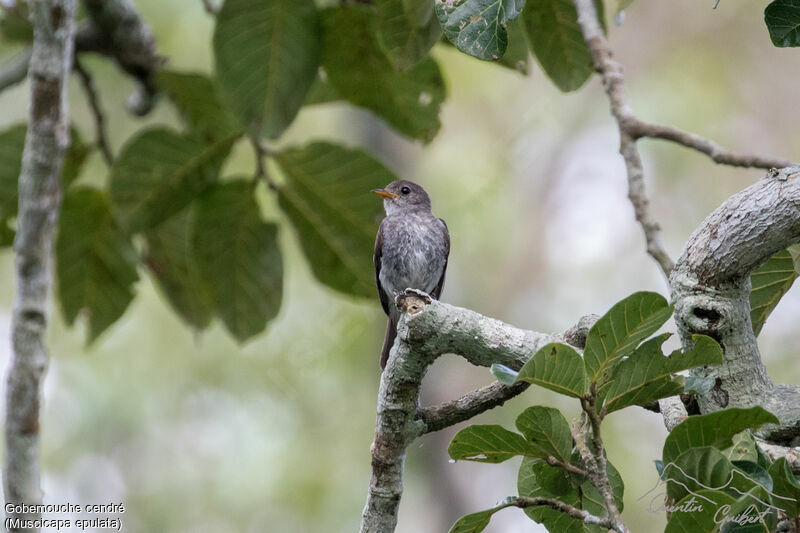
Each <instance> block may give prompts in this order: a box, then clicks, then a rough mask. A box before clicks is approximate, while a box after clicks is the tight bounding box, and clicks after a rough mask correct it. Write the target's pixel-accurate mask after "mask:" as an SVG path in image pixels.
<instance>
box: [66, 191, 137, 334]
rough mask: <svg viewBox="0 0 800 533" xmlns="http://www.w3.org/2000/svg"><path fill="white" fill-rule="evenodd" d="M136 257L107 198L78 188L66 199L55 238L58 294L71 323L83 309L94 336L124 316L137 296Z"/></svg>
mask: <svg viewBox="0 0 800 533" xmlns="http://www.w3.org/2000/svg"><path fill="white" fill-rule="evenodd" d="M136 263H137V257H136V252H135V251H134V249H133V247H132V246H131V243H130V242H129V241H128V238H127V237H126V236H125V235H124V234H123V233H122V232H121V231H120V230H119V228H117V226H116V224H115V222H114V219H113V217H112V216H111V210H110V209H109V205H108V200H107V199H106V197H105V195H104V194H103V193H102V192H100V191H98V190H94V189H88V188H76V189H74V190H72V191H70V192H69V194H67V195H66V198H65V199H64V203H63V205H62V208H61V216H60V219H59V229H58V237H57V239H56V278H57V281H58V283H57V290H58V300H59V302H60V303H61V309H62V311H63V312H64V318H65V320H66V321H67V323H68V324H70V325H72V324H73V323H74V322H75V319H76V318H77V316H78V313H79V312H81V311H83V312H84V313H85V314H86V315H87V317H88V322H89V337H88V341H89V342H92V341H93V340H94V339H96V338H97V336H98V335H100V334H101V333H102V332H103V331H105V330H106V329H107V328H108V327H109V326H110V325H111V324H113V323H114V322H116V320H117V319H118V318H119V317H120V316H122V314H123V313H124V312H125V309H127V307H128V304H130V302H131V300H132V299H133V284H134V283H135V282H136V281H137V280H138V279H139V276H138V274H137V273H136Z"/></svg>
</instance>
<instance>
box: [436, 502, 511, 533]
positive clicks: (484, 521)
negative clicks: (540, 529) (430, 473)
mask: <svg viewBox="0 0 800 533" xmlns="http://www.w3.org/2000/svg"><path fill="white" fill-rule="evenodd" d="M514 500H516V498H514V497H513V496H509V497H508V498H506V499H504V500H503V501H502V502H500V503H498V504H497V505H495V506H494V507H492V508H490V509H486V510H485V511H478V512H477V513H472V514H468V515H466V516H462V517H461V518H459V519H458V520H457V521H456V523H455V524H453V526H452V527H451V528H450V531H449V532H448V533H480V532H481V531H483V530H484V529H486V526H488V525H489V520H491V518H492V515H493V514H495V513H496V512H497V511H500V510H501V509H505V508H506V507H510V506H512V505H514Z"/></svg>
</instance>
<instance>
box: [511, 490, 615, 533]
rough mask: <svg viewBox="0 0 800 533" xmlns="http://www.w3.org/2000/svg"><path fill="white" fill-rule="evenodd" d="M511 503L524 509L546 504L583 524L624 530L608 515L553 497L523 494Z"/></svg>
mask: <svg viewBox="0 0 800 533" xmlns="http://www.w3.org/2000/svg"><path fill="white" fill-rule="evenodd" d="M511 505H513V506H514V507H519V508H520V509H525V508H526V507H542V506H547V507H550V508H552V509H555V510H556V511H561V512H562V513H566V514H568V515H570V516H571V517H573V518H577V519H578V520H581V521H583V522H584V523H585V524H594V525H598V526H601V527H604V528H606V529H610V530H612V531H619V532H620V533H622V532H623V531H624V529H620V527H619V525H618V524H616V523H615V522H614V521H613V520H612V519H611V518H609V517H600V516H595V515H593V514H591V513H590V512H588V511H584V510H583V509H578V508H577V507H573V506H572V505H569V504H566V503H564V502H562V501H560V500H556V499H555V498H542V497H537V498H525V497H523V496H518V497H517V498H515V499H514V500H513V503H511Z"/></svg>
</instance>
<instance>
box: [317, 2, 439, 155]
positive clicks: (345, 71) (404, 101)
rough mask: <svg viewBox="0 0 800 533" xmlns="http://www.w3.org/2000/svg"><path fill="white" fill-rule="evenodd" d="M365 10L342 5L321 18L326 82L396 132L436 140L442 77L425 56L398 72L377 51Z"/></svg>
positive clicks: (360, 7)
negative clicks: (418, 61)
mask: <svg viewBox="0 0 800 533" xmlns="http://www.w3.org/2000/svg"><path fill="white" fill-rule="evenodd" d="M374 18H375V17H374V16H373V14H372V12H371V11H370V10H369V8H368V7H367V6H360V5H344V6H340V7H337V8H332V9H327V10H325V11H324V14H323V26H324V39H323V40H324V47H323V53H322V64H323V66H324V67H325V72H326V73H327V75H328V80H329V81H330V83H331V85H333V86H334V87H335V88H336V89H337V90H338V91H339V93H340V94H341V95H342V97H344V98H345V99H347V100H348V101H349V102H350V103H351V104H354V105H357V106H360V107H364V108H366V109H369V110H370V111H372V112H374V113H375V114H376V115H378V116H379V117H380V118H382V119H383V120H385V121H386V122H387V123H388V124H389V125H390V126H392V128H394V129H395V130H397V131H398V132H400V133H402V134H403V135H406V136H408V137H411V138H414V139H420V140H422V141H425V142H428V141H430V140H432V139H433V137H434V136H436V133H437V132H438V131H439V127H440V126H441V124H440V123H439V108H440V105H441V103H442V102H443V101H444V98H445V86H444V80H443V79H442V74H441V73H440V72H439V67H438V65H437V64H436V62H435V61H434V60H433V59H431V58H427V59H424V60H423V61H421V62H420V63H419V64H418V65H417V66H415V67H413V68H411V69H410V70H407V71H405V72H398V71H397V70H395V68H394V67H393V66H392V64H391V63H390V62H389V59H388V58H387V57H386V55H385V54H384V53H383V52H382V50H381V49H380V46H379V44H378V42H377V38H376V37H375V28H374V22H375V21H374Z"/></svg>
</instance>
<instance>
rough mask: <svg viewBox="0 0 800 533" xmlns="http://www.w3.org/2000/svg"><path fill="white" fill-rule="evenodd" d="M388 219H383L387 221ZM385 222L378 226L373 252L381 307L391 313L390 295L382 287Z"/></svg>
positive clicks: (385, 311)
mask: <svg viewBox="0 0 800 533" xmlns="http://www.w3.org/2000/svg"><path fill="white" fill-rule="evenodd" d="M385 221H386V219H383V222H385ZM383 222H381V225H380V227H378V234H377V235H376V236H375V251H374V252H373V253H372V262H373V263H375V285H376V286H377V287H378V296H379V297H380V299H381V307H383V311H384V313H386V314H387V315H388V314H389V295H387V294H386V291H384V290H383V287H381V256H382V255H383Z"/></svg>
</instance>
